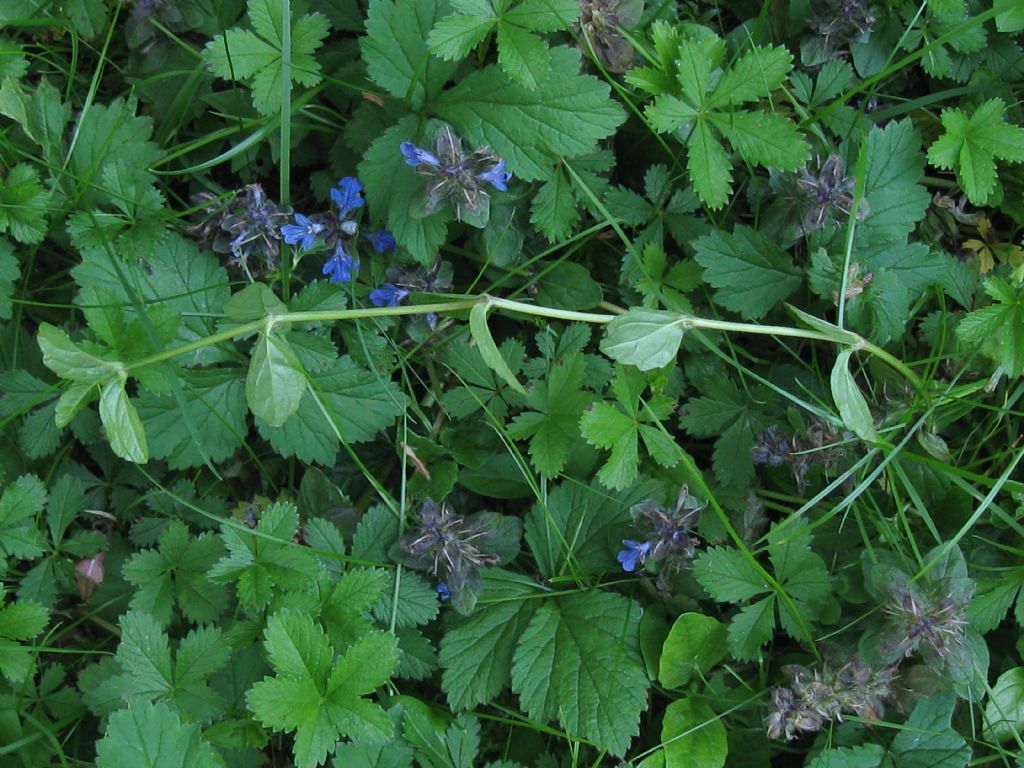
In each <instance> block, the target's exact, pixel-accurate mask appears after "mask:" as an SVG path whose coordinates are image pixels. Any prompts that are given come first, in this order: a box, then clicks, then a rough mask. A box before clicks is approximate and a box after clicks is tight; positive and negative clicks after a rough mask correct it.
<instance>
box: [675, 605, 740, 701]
mask: <svg viewBox="0 0 1024 768" xmlns="http://www.w3.org/2000/svg"><path fill="white" fill-rule="evenodd" d="M725 638H726V628H725V626H724V625H723V624H722V623H721V622H719V621H718V620H717V619H715V618H713V617H711V616H705V615H703V614H701V613H684V614H682V615H680V616H679V617H678V618H677V619H676V620H675V622H674V623H673V624H672V628H671V629H670V630H669V633H668V637H666V638H665V642H664V644H663V646H662V650H661V662H660V664H661V667H660V671H659V672H658V679H659V680H660V681H661V684H662V685H664V686H665V687H666V688H679V687H680V686H683V685H685V684H686V683H687V681H689V679H690V676H691V675H693V674H698V675H704V674H705V673H707V671H708V670H710V669H711V668H712V667H713V666H715V664H717V663H718V662H719V661H721V660H722V658H723V657H724V656H725Z"/></svg>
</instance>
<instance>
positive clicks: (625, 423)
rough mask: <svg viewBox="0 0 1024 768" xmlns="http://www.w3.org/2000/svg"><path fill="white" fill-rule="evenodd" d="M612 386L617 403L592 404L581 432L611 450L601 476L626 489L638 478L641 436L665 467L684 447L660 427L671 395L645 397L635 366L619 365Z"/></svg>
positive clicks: (644, 380)
mask: <svg viewBox="0 0 1024 768" xmlns="http://www.w3.org/2000/svg"><path fill="white" fill-rule="evenodd" d="M648 311H649V310H648ZM611 388H612V392H613V393H614V395H615V403H614V404H612V403H608V402H602V403H598V404H597V405H594V406H593V407H591V409H590V410H588V411H587V412H585V413H584V414H583V417H582V418H581V419H580V432H581V433H582V435H583V437H585V438H586V440H587V442H588V443H590V444H591V445H595V446H597V447H598V448H606V449H610V450H611V454H610V455H609V456H608V461H607V462H606V463H605V465H604V466H603V467H602V468H601V470H600V471H599V472H598V473H597V477H598V479H599V480H600V481H601V482H602V483H604V484H605V485H606V486H608V487H609V488H614V489H622V488H625V487H627V486H628V485H630V484H631V483H633V482H634V481H635V480H636V477H637V473H638V470H639V466H640V450H639V448H640V440H641V439H642V440H643V444H644V447H645V448H646V449H647V452H648V453H649V454H650V455H651V458H653V459H654V460H655V461H656V462H658V463H659V464H661V465H662V466H663V467H674V466H675V465H676V463H677V462H678V461H679V458H680V455H681V451H680V449H679V446H678V445H676V443H675V441H674V440H673V439H672V437H671V436H670V435H668V434H667V433H666V432H665V431H664V430H663V428H660V423H661V421H662V420H664V419H666V418H668V416H669V414H670V413H671V412H672V408H673V407H674V405H675V402H674V401H673V400H672V399H671V398H668V397H666V396H664V395H658V394H654V395H652V396H651V398H650V399H648V400H646V401H645V400H643V399H642V397H641V396H642V395H643V392H644V390H645V389H646V388H647V377H646V376H644V374H643V373H641V372H640V371H638V370H637V369H636V368H633V367H631V366H623V365H619V366H616V373H615V379H614V380H613V381H612V387H611Z"/></svg>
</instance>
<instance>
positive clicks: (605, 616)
mask: <svg viewBox="0 0 1024 768" xmlns="http://www.w3.org/2000/svg"><path fill="white" fill-rule="evenodd" d="M641 613H642V609H641V608H640V606H639V604H637V603H635V602H633V601H632V600H627V599H626V598H624V597H622V596H621V595H616V594H613V593H611V592H597V591H592V592H580V593H575V594H568V595H564V596H559V597H554V598H551V599H549V600H546V601H545V602H544V603H543V604H542V605H541V606H540V608H538V609H537V611H536V613H535V614H534V615H533V618H532V619H531V620H530V623H529V625H528V626H527V628H526V630H525V631H524V632H523V634H522V637H521V638H520V640H519V645H518V647H517V648H516V652H515V656H514V658H513V662H512V690H513V691H515V692H516V693H518V694H519V702H520V704H521V705H522V708H523V711H524V712H526V714H527V715H528V716H529V717H531V718H533V719H535V720H539V721H541V722H547V721H550V720H554V719H555V718H558V721H559V723H561V725H562V727H563V728H565V730H566V731H568V733H569V735H570V736H574V737H582V738H584V739H587V740H588V741H590V742H592V743H594V744H596V745H597V746H598V747H599V748H602V749H607V750H608V751H609V752H610V753H611V754H612V755H615V756H618V757H621V756H622V755H624V754H625V753H626V750H627V749H628V748H629V744H630V741H631V740H632V738H633V736H635V735H636V734H637V732H638V729H639V724H640V712H641V711H642V710H643V709H644V708H645V707H646V706H647V687H648V682H647V674H646V672H645V671H644V665H643V661H642V659H641V657H640V640H639V625H640V615H641Z"/></svg>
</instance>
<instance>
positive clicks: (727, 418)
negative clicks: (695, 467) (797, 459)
mask: <svg viewBox="0 0 1024 768" xmlns="http://www.w3.org/2000/svg"><path fill="white" fill-rule="evenodd" d="M698 389H699V391H700V393H701V394H700V396H698V397H691V398H690V399H689V400H688V401H687V402H686V407H685V410H684V413H683V415H682V417H681V418H680V419H679V423H680V424H681V425H682V426H683V428H684V429H685V430H686V431H687V432H689V433H690V434H691V435H694V436H695V437H706V438H714V440H715V446H714V449H713V452H712V455H711V460H712V466H713V468H714V471H715V477H716V478H717V479H718V482H720V483H721V484H722V485H723V486H725V487H729V488H738V487H743V486H745V485H746V484H747V483H749V482H750V481H751V480H752V479H753V477H754V463H753V461H752V460H751V458H750V449H751V448H752V447H753V445H754V435H755V434H756V433H757V432H758V430H759V429H761V428H762V426H763V425H762V424H761V423H760V418H761V417H760V415H759V414H758V413H757V410H756V409H755V408H753V407H751V404H750V398H749V397H748V396H747V394H745V393H744V392H741V391H740V389H739V387H737V386H736V385H735V384H734V383H733V382H732V380H731V379H729V377H728V376H726V375H724V373H722V374H716V375H713V376H708V377H701V378H700V380H699V384H698ZM758 394H761V391H758V390H756V389H755V398H757V395H758ZM764 396H765V397H767V396H768V393H767V392H765V393H764ZM757 399H763V398H757Z"/></svg>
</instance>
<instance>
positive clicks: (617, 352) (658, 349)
mask: <svg viewBox="0 0 1024 768" xmlns="http://www.w3.org/2000/svg"><path fill="white" fill-rule="evenodd" d="M685 321H686V318H685V317H684V316H682V315H679V314H677V313H675V312H664V311H662V310H659V309H641V308H638V307H631V308H630V309H629V310H628V311H627V312H626V313H625V314H623V315H619V316H617V317H616V318H615V319H614V320H612V321H611V322H610V323H608V326H607V329H606V330H605V334H604V338H603V339H601V351H602V352H604V353H605V354H606V355H608V357H610V358H611V359H612V360H614V361H616V362H617V363H622V364H623V365H635V366H636V367H637V368H639V369H640V370H641V371H650V370H654V369H655V368H662V367H664V366H666V365H668V364H669V363H671V362H672V361H673V360H675V359H676V354H678V352H679V345H680V344H681V343H682V341H683V332H684V329H683V325H684V323H685Z"/></svg>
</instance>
